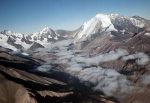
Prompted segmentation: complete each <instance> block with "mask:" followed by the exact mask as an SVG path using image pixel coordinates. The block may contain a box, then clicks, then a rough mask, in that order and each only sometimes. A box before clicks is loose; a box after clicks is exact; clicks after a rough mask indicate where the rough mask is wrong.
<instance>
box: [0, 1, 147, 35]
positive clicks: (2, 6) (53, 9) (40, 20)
mask: <svg viewBox="0 0 150 103" xmlns="http://www.w3.org/2000/svg"><path fill="white" fill-rule="evenodd" d="M101 12H105V13H117V14H121V15H124V16H134V15H139V16H141V17H144V18H146V19H149V20H150V0H0V31H2V30H11V31H14V32H20V33H24V34H30V33H34V32H37V31H40V30H41V29H43V28H44V27H50V28H52V29H54V30H56V29H65V30H75V29H78V28H79V27H80V26H81V25H82V24H83V23H84V22H86V21H88V20H90V19H91V18H92V17H94V16H95V15H96V14H98V13H101Z"/></svg>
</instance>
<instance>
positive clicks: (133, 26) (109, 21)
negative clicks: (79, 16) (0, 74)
mask: <svg viewBox="0 0 150 103" xmlns="http://www.w3.org/2000/svg"><path fill="white" fill-rule="evenodd" d="M144 28H150V21H149V20H146V19H144V18H141V17H139V16H133V17H124V16H122V15H118V14H106V13H100V14H97V15H96V16H94V17H93V18H92V19H91V20H89V21H87V22H85V23H84V24H83V25H82V26H81V27H80V28H79V29H77V30H75V31H67V30H52V29H51V28H49V27H45V28H43V29H42V30H41V31H39V32H36V33H33V34H29V35H24V34H21V33H15V32H12V31H8V30H4V31H2V32H0V46H2V47H6V48H9V49H12V50H17V49H22V50H28V49H31V48H32V49H31V50H34V49H36V48H38V47H45V46H46V45H47V44H49V43H54V42H56V41H60V40H64V39H68V38H75V39H77V40H78V39H84V40H86V38H91V37H92V38H96V37H97V36H99V35H102V34H103V33H105V34H108V35H109V36H110V37H111V38H113V39H114V40H119V39H120V40H125V39H127V38H129V37H132V36H134V35H136V34H137V33H138V32H140V31H142V30H143V29H144ZM84 45H85V44H84Z"/></svg>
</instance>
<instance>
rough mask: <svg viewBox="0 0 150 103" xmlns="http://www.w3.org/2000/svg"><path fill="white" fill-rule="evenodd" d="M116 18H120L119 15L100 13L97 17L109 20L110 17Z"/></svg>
mask: <svg viewBox="0 0 150 103" xmlns="http://www.w3.org/2000/svg"><path fill="white" fill-rule="evenodd" d="M114 16H118V14H113V13H112V14H108V13H99V14H97V15H96V16H95V17H96V18H106V17H107V18H108V17H114Z"/></svg>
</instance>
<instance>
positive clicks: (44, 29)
mask: <svg viewBox="0 0 150 103" xmlns="http://www.w3.org/2000/svg"><path fill="white" fill-rule="evenodd" d="M49 30H50V28H49V27H44V28H43V29H42V31H49Z"/></svg>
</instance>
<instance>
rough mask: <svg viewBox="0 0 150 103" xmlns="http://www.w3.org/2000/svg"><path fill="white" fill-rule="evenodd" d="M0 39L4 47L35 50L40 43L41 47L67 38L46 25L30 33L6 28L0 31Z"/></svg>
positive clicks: (0, 43)
mask: <svg viewBox="0 0 150 103" xmlns="http://www.w3.org/2000/svg"><path fill="white" fill-rule="evenodd" d="M0 39H1V40H0V45H1V46H2V47H6V48H9V49H12V50H14V51H15V50H17V49H23V50H28V49H30V48H32V50H33V48H34V49H36V48H38V47H39V45H41V46H40V47H44V46H45V44H47V43H53V42H56V41H58V40H63V39H66V37H65V36H61V35H60V34H58V33H57V32H56V31H54V30H52V29H50V28H48V27H45V28H44V29H42V30H41V31H39V32H36V33H33V34H29V35H24V34H21V33H15V32H12V31H8V30H4V31H2V32H0ZM35 45H38V46H35ZM33 46H34V47H33ZM35 47H36V48H35Z"/></svg>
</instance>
